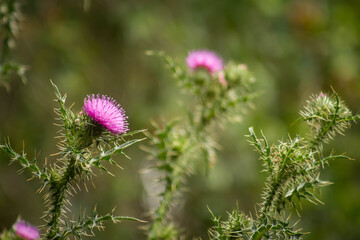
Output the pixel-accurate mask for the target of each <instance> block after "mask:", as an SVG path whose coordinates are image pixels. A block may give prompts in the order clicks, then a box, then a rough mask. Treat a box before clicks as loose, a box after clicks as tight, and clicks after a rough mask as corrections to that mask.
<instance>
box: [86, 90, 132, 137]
mask: <svg viewBox="0 0 360 240" xmlns="http://www.w3.org/2000/svg"><path fill="white" fill-rule="evenodd" d="M83 109H84V111H85V112H86V113H87V114H88V115H89V116H90V117H91V118H92V119H93V120H94V121H95V122H96V123H98V124H100V125H101V126H103V127H104V128H106V129H108V130H109V131H110V132H112V133H114V134H115V135H116V134H121V133H125V132H127V131H128V130H129V129H128V122H127V121H126V119H127V116H126V115H125V111H124V109H123V108H122V107H121V106H120V104H118V103H117V102H116V101H115V100H114V99H113V98H111V97H107V96H105V95H102V96H100V95H99V94H98V95H96V96H95V94H93V95H91V96H87V97H86V98H85V99H84V107H83Z"/></svg>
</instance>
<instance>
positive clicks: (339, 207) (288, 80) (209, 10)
mask: <svg viewBox="0 0 360 240" xmlns="http://www.w3.org/2000/svg"><path fill="white" fill-rule="evenodd" d="M21 2H22V3H23V5H22V8H21V9H22V13H23V17H22V21H21V23H20V31H19V34H18V35H17V41H16V48H15V49H14V50H13V51H12V55H11V57H12V59H13V60H16V61H17V62H19V63H23V64H25V65H28V66H29V71H28V74H27V76H28V82H27V83H26V84H25V85H24V84H22V83H21V82H20V81H19V80H16V79H14V80H13V81H12V84H11V90H10V91H6V89H5V88H3V87H0V139H1V143H3V142H2V141H3V139H4V137H5V136H9V137H10V140H11V143H12V145H13V147H14V149H16V150H17V151H20V150H21V149H22V147H23V145H22V144H23V143H24V145H25V151H26V152H27V153H28V157H29V158H32V156H33V155H35V154H36V155H38V157H39V159H40V162H41V161H44V159H45V158H46V157H48V156H49V155H51V154H52V153H55V152H56V151H57V149H56V139H55V138H54V136H56V134H57V131H58V130H59V128H58V127H57V126H55V125H54V123H56V120H55V119H54V118H55V113H54V112H53V108H54V107H57V105H56V102H54V101H52V99H54V97H55V96H54V94H53V89H52V87H51V84H50V82H49V79H52V80H53V81H54V82H55V83H56V84H57V85H58V87H59V89H60V91H61V92H63V93H64V92H66V93H67V94H68V99H67V101H68V104H69V105H70V104H72V103H74V106H73V108H74V109H78V110H80V109H81V107H82V104H83V99H84V98H85V96H86V95H88V94H92V93H101V94H107V95H108V96H111V97H113V98H115V99H116V100H117V101H118V102H120V103H121V105H122V107H123V108H124V109H125V110H126V113H127V115H128V116H129V119H128V120H129V123H130V126H129V127H130V129H132V130H135V129H149V130H151V129H152V126H151V124H150V119H154V120H159V119H171V118H172V117H174V116H177V115H178V114H179V113H181V112H182V110H181V107H180V106H179V104H178V103H179V101H180V100H181V101H184V102H185V103H187V102H189V96H188V95H186V94H183V93H182V91H180V90H179V88H178V86H177V84H176V81H175V80H174V79H172V77H171V73H170V72H169V71H168V70H167V69H166V68H165V67H164V65H163V63H162V61H160V60H159V59H157V58H156V57H149V56H146V55H145V54H144V53H145V51H146V50H164V51H165V52H166V53H168V54H169V55H170V56H173V57H175V59H176V60H177V61H178V62H179V63H181V64H184V65H185V58H186V55H187V53H188V51H190V50H194V49H203V48H205V49H211V50H214V51H216V52H217V53H218V54H219V55H221V56H222V57H223V59H224V60H234V61H237V62H240V63H245V64H247V65H248V67H249V69H250V71H252V73H253V74H254V76H255V77H256V79H257V84H256V88H257V89H258V90H259V92H260V93H261V95H260V96H259V97H258V98H257V99H256V100H255V101H254V105H255V108H254V109H248V110H247V114H246V115H245V116H244V117H243V121H242V122H241V123H236V124H235V123H234V124H227V125H224V126H220V127H219V128H216V129H214V131H216V132H217V133H218V142H219V143H220V144H221V146H222V149H221V151H219V152H218V155H219V161H218V162H217V163H216V165H215V166H214V168H212V169H211V171H210V172H209V173H208V174H206V173H205V170H203V171H201V170H200V171H199V172H197V174H196V175H194V176H192V177H191V178H190V179H189V181H188V185H187V186H186V189H184V194H183V195H182V196H181V198H179V201H178V203H179V205H177V207H176V209H174V210H173V212H172V216H173V219H174V221H175V222H176V223H178V224H179V226H180V227H181V229H182V230H183V233H184V235H185V236H186V238H187V239H192V238H193V237H202V239H207V238H208V237H207V229H208V228H209V227H210V226H211V222H210V214H209V212H208V210H207V206H209V207H210V208H211V209H212V211H213V212H214V214H215V215H218V216H223V217H224V218H225V216H226V212H227V211H228V212H229V211H231V210H232V209H233V208H234V206H235V205H236V204H238V206H239V209H241V210H243V211H244V212H245V213H250V212H251V213H253V214H254V212H255V207H256V206H255V203H256V202H259V200H260V193H261V191H262V188H263V182H264V177H265V175H264V174H263V173H261V172H260V171H261V164H260V162H259V161H258V160H257V158H258V155H257V153H256V152H254V151H253V148H252V147H251V146H250V145H249V143H248V142H247V138H246V137H245V135H246V134H247V133H248V128H249V127H250V126H254V128H255V129H256V130H260V129H261V130H263V132H264V134H265V135H266V136H267V137H268V140H269V141H270V142H276V141H277V140H281V139H285V138H286V137H287V135H288V132H289V133H290V135H291V136H294V135H295V134H296V133H300V134H305V133H306V130H305V129H304V125H301V124H298V123H295V121H296V119H297V118H298V117H299V115H298V111H299V110H300V109H301V108H302V106H303V105H304V103H305V101H306V99H307V98H308V97H309V96H310V95H311V94H315V93H319V92H320V91H323V92H331V86H332V87H333V88H334V89H335V90H336V91H337V93H338V94H339V95H340V96H341V97H342V98H343V99H344V100H345V102H346V103H347V104H348V106H349V107H350V109H352V110H353V111H354V112H360V105H359V102H360V1H358V0H348V1H335V0H317V1H315V0H292V1H285V0H268V1H261V0H243V1H241V0H237V1H236V0H228V1H210V0H208V1H205V0H183V1H174V0H168V1H165V0H162V1H160V0H154V1H145V0H143V1H141V0H133V1H126V0H124V1H115V0H102V1H100V0H91V1H90V7H89V8H88V10H84V2H83V1H82V0H75V1H74V0H63V1H54V0H47V1H25V0H22V1H21ZM294 123H295V124H294ZM359 130H360V128H359V126H357V125H354V126H353V127H352V128H351V129H350V130H349V131H347V132H346V136H340V137H338V138H337V139H336V141H334V142H332V143H331V144H330V145H329V146H327V151H331V150H332V149H336V153H344V152H345V153H347V155H348V156H350V157H352V158H354V159H355V160H354V161H336V162H332V163H331V164H330V166H329V167H327V168H326V169H325V170H324V172H323V175H322V178H323V179H324V180H329V181H331V182H334V184H333V185H330V186H328V187H326V188H324V189H323V190H322V192H321V194H320V197H319V198H320V200H322V201H323V202H324V203H325V205H318V206H315V205H311V204H308V203H304V204H303V205H302V208H303V210H302V211H301V215H302V220H301V221H300V222H299V223H298V225H297V226H298V227H299V228H303V230H304V231H305V232H311V234H309V235H308V236H306V237H305V239H316V240H318V239H327V240H328V239H329V240H335V239H350V240H351V239H354V240H355V239H360V228H359V226H360V201H359V199H360V174H359V172H360V162H359V160H360V150H359V145H360V135H359V133H360V131H359ZM146 144H147V142H143V145H146ZM126 153H127V154H128V155H129V156H130V157H131V158H132V159H131V160H128V159H125V158H123V157H119V158H118V162H119V163H120V165H121V166H122V167H123V168H124V169H122V170H121V169H118V168H112V172H113V173H114V174H115V175H116V177H111V176H108V175H106V174H102V173H100V172H98V174H97V175H98V177H97V178H94V185H95V186H96V187H95V188H94V187H93V186H92V184H91V183H89V184H87V186H88V189H89V192H86V191H85V189H84V188H83V189H82V191H80V192H79V194H78V195H77V196H76V198H74V199H73V206H72V213H71V214H70V216H72V215H73V216H74V218H76V217H77V215H78V213H79V212H83V211H84V210H86V211H88V212H89V213H90V212H91V210H92V208H93V207H94V206H95V205H97V209H98V211H99V212H100V213H101V212H103V213H105V212H108V211H110V210H111V209H112V208H113V207H114V206H116V211H115V213H116V214H118V215H129V216H134V217H138V218H141V219H145V220H150V218H149V205H151V201H150V200H151V199H150V200H149V195H148V194H147V193H146V189H145V187H144V184H143V181H145V180H144V179H145V174H144V171H143V170H144V169H146V168H147V167H149V166H151V161H148V160H147V154H146V153H145V152H143V151H142V150H140V149H139V146H134V147H131V148H129V149H128V150H127V152H126ZM53 160H54V158H53V157H48V158H47V161H48V162H51V161H53ZM18 169H19V168H18V165H16V164H13V165H10V166H9V161H8V158H7V156H5V155H4V154H0V230H1V229H4V228H9V227H10V226H11V225H12V224H13V223H14V221H15V220H16V218H17V216H18V215H21V217H22V218H24V219H25V220H27V221H29V222H31V223H33V224H35V225H41V224H43V222H42V220H40V219H39V218H40V217H41V216H42V215H43V211H44V210H45V208H44V206H43V200H42V198H43V195H41V194H34V193H35V191H36V190H37V189H38V187H39V184H38V183H37V182H36V181H30V182H26V179H28V177H29V176H30V175H28V174H26V173H24V174H21V175H19V174H18V173H17V170H18ZM146 182H148V181H146ZM150 183H151V182H150ZM295 215H296V213H294V218H296V216H295ZM143 228H144V224H141V223H133V222H123V223H120V224H117V225H112V224H107V226H106V229H105V231H103V232H97V235H96V237H95V239H136V240H140V239H146V237H145V232H144V230H143Z"/></svg>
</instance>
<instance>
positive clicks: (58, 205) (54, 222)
mask: <svg viewBox="0 0 360 240" xmlns="http://www.w3.org/2000/svg"><path fill="white" fill-rule="evenodd" d="M77 174H79V172H78V170H77V168H76V159H75V158H74V157H71V158H70V160H69V162H68V164H67V166H66V170H65V172H64V174H63V176H62V177H61V178H60V179H54V180H53V181H52V182H51V183H50V192H51V198H52V202H51V207H52V209H51V210H50V214H51V220H50V221H49V223H48V226H49V231H48V234H47V235H46V238H47V239H59V237H58V236H59V235H60V231H61V229H60V223H61V216H62V214H63V207H64V201H65V200H66V198H67V195H68V194H67V191H68V188H69V185H70V184H71V181H72V180H74V179H75V176H76V175H77Z"/></svg>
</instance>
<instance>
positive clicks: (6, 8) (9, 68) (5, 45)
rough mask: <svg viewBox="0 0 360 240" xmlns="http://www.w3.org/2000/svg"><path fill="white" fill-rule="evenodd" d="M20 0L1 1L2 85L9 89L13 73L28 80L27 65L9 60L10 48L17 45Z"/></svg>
mask: <svg viewBox="0 0 360 240" xmlns="http://www.w3.org/2000/svg"><path fill="white" fill-rule="evenodd" d="M19 5H20V3H19V1H18V0H2V1H1V2H0V41H1V44H0V85H2V86H4V87H6V88H7V89H9V87H10V85H9V81H10V80H11V79H12V76H13V74H15V75H17V76H18V77H19V78H20V79H21V80H22V81H23V82H25V81H26V76H25V72H26V69H27V67H26V66H24V65H21V64H18V63H14V62H11V61H9V58H10V50H11V48H13V47H14V45H15V35H16V33H17V31H18V28H19V27H18V23H19V21H20V18H21V13H20V9H19V8H20V7H19Z"/></svg>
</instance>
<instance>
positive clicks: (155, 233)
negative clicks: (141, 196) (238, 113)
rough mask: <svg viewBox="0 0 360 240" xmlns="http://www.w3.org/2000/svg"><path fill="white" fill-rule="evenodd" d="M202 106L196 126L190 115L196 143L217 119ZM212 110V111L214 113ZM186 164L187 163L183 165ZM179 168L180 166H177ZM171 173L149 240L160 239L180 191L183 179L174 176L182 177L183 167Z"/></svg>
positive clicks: (174, 159)
mask: <svg viewBox="0 0 360 240" xmlns="http://www.w3.org/2000/svg"><path fill="white" fill-rule="evenodd" d="M202 103H203V104H202V105H201V107H202V110H201V116H200V121H199V122H198V123H197V124H196V123H195V122H196V121H194V119H191V115H189V116H188V117H189V120H190V121H189V122H191V123H193V125H194V126H193V128H194V129H195V135H194V137H195V139H196V141H197V142H198V141H201V133H203V132H204V131H205V129H206V127H207V126H208V125H210V123H211V122H212V120H213V119H214V118H215V115H214V114H213V115H209V114H206V107H205V106H204V102H202ZM212 110H213V109H211V110H210V111H212ZM181 157H183V155H182V154H179V155H177V156H176V157H175V158H173V159H171V161H172V162H176V163H179V160H180V158H181ZM183 164H185V163H183ZM177 166H178V165H177ZM171 170H172V172H171V173H167V176H166V183H165V190H164V192H163V194H162V199H161V201H160V203H159V206H158V207H157V209H156V210H155V211H154V216H155V217H154V220H153V222H152V224H151V226H150V229H149V239H150V240H156V239H158V238H159V233H160V230H161V227H162V225H163V223H164V220H165V217H166V215H167V213H168V211H169V209H170V204H171V202H172V201H173V199H174V195H175V193H176V192H177V191H178V189H179V187H180V183H181V180H182V178H181V177H174V176H182V175H183V174H184V173H183V171H184V170H183V167H182V166H178V167H176V168H172V169H171Z"/></svg>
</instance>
